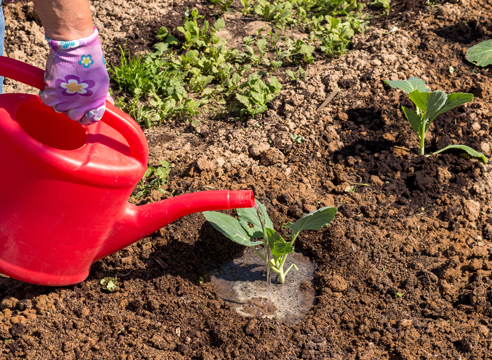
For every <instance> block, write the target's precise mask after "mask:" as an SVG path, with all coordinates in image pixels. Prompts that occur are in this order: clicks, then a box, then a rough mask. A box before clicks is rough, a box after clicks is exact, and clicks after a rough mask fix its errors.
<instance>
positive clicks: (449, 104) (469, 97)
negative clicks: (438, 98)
mask: <svg viewBox="0 0 492 360" xmlns="http://www.w3.org/2000/svg"><path fill="white" fill-rule="evenodd" d="M470 101H473V94H468V93H452V94H449V95H448V97H447V99H446V103H445V104H444V106H443V107H442V108H441V110H439V112H438V113H437V114H436V115H435V116H434V118H430V119H431V121H433V120H434V119H435V118H436V116H438V115H440V114H442V113H444V112H446V111H448V110H451V109H453V108H455V107H457V106H460V105H463V104H465V103H467V102H470Z"/></svg>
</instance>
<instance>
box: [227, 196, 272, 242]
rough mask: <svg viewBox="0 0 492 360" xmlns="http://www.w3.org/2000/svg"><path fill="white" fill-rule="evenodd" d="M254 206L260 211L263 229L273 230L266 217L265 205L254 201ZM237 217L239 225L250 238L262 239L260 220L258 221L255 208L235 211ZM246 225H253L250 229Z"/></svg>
mask: <svg viewBox="0 0 492 360" xmlns="http://www.w3.org/2000/svg"><path fill="white" fill-rule="evenodd" d="M255 202H256V204H257V205H258V208H259V210H260V213H261V214H262V215H263V219H264V221H265V227H266V228H269V229H273V228H274V227H273V223H272V220H270V217H269V216H268V213H267V210H266V207H265V205H263V204H262V203H260V202H259V201H258V200H256V199H255ZM236 211H237V216H238V218H239V223H240V224H241V226H242V227H243V228H244V230H246V231H247V232H248V233H249V234H250V236H251V237H254V238H262V237H263V229H262V227H261V223H260V219H258V212H257V211H256V209H255V208H246V209H236ZM248 223H250V224H251V225H253V227H252V228H250V227H249V225H248Z"/></svg>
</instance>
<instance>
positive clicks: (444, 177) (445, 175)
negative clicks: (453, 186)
mask: <svg viewBox="0 0 492 360" xmlns="http://www.w3.org/2000/svg"><path fill="white" fill-rule="evenodd" d="M452 177H453V175H452V174H451V173H450V172H449V170H448V169H446V168H443V167H440V168H438V169H437V179H438V180H439V182H441V183H446V182H448V181H449V180H451V178H452Z"/></svg>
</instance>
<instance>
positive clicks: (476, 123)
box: [471, 122, 481, 131]
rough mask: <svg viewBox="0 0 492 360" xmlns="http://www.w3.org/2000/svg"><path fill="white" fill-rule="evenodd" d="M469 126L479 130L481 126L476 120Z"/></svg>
mask: <svg viewBox="0 0 492 360" xmlns="http://www.w3.org/2000/svg"><path fill="white" fill-rule="evenodd" d="M471 128H472V130H473V131H479V130H480V128H481V126H480V124H479V123H478V122H474V123H473V124H472V126H471Z"/></svg>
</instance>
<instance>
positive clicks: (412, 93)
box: [384, 77, 487, 163]
mask: <svg viewBox="0 0 492 360" xmlns="http://www.w3.org/2000/svg"><path fill="white" fill-rule="evenodd" d="M384 82H385V83H386V84H388V85H389V86H391V87H392V88H395V89H400V90H403V91H404V92H405V93H407V94H408V97H409V98H410V100H412V102H413V103H414V104H415V107H416V109H415V111H414V110H412V109H408V108H406V107H405V106H402V110H403V113H404V114H405V117H406V118H407V120H408V122H409V123H410V125H411V126H412V129H413V131H414V132H415V134H417V137H418V138H419V140H420V155H425V134H426V133H427V130H428V129H429V126H430V125H431V124H432V122H433V121H434V120H435V119H436V117H437V116H439V115H440V114H442V113H444V112H446V111H448V110H451V109H453V108H455V107H457V106H460V105H463V104H465V103H467V102H470V101H472V100H473V94H467V93H453V94H446V93H445V92H444V91H442V90H437V91H432V92H431V91H430V89H429V88H428V87H427V86H426V84H425V82H424V81H423V80H421V79H419V78H416V77H412V78H410V79H408V80H395V81H391V80H385V81H384ZM449 149H459V150H463V151H465V152H466V153H468V155H470V156H472V157H478V158H481V159H482V161H483V162H484V163H486V162H487V158H486V157H485V155H484V154H482V153H481V152H478V151H476V150H474V149H472V148H470V147H468V146H466V145H448V146H446V147H445V148H444V149H441V150H439V151H436V152H435V153H434V154H437V153H440V152H442V151H444V150H449ZM428 156H429V155H428Z"/></svg>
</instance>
